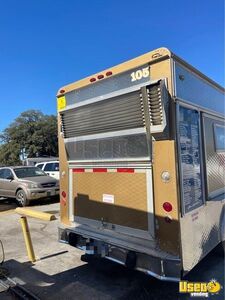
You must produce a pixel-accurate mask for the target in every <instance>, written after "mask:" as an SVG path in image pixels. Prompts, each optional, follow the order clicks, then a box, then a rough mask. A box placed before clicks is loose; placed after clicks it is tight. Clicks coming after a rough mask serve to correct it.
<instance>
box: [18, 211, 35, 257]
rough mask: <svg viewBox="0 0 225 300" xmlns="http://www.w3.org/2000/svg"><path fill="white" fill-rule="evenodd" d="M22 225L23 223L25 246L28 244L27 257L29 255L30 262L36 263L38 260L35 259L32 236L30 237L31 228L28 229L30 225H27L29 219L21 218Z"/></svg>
mask: <svg viewBox="0 0 225 300" xmlns="http://www.w3.org/2000/svg"><path fill="white" fill-rule="evenodd" d="M20 223H21V226H22V230H23V236H24V240H25V244H26V248H27V255H28V257H29V260H30V261H31V262H35V261H36V258H35V254H34V249H33V245H32V241H31V236H30V231H29V227H28V223H27V218H26V217H21V218H20Z"/></svg>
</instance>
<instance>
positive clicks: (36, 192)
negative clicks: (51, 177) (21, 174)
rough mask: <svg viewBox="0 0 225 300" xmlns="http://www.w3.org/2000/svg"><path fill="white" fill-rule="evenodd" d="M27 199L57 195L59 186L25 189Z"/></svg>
mask: <svg viewBox="0 0 225 300" xmlns="http://www.w3.org/2000/svg"><path fill="white" fill-rule="evenodd" d="M26 195H27V199H29V200H35V199H40V198H47V197H52V196H57V195H59V187H52V188H48V189H28V190H27V191H26Z"/></svg>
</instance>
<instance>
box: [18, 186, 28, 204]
mask: <svg viewBox="0 0 225 300" xmlns="http://www.w3.org/2000/svg"><path fill="white" fill-rule="evenodd" d="M16 202H17V204H18V205H19V206H27V205H29V201H28V200H27V196H26V193H25V192H24V190H22V189H20V190H18V191H17V192H16Z"/></svg>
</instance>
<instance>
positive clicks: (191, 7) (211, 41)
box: [0, 0, 225, 131]
mask: <svg viewBox="0 0 225 300" xmlns="http://www.w3.org/2000/svg"><path fill="white" fill-rule="evenodd" d="M0 10H1V16H0V94H1V102H0V103H1V117H0V131H2V130H4V129H5V128H6V127H7V126H8V125H9V124H10V123H11V122H12V121H13V120H14V119H15V118H16V117H17V116H18V115H19V114H20V113H21V112H23V111H25V110H29V109H38V110H41V111H42V112H43V113H45V114H56V93H57V90H58V89H59V88H60V87H61V86H63V85H66V84H68V83H71V82H73V81H76V80H78V79H81V78H84V77H86V76H88V75H91V74H93V73H96V72H99V71H101V70H104V69H106V68H108V67H111V66H114V65H116V64H119V63H121V62H123V61H126V60H129V59H132V58H134V57H136V56H138V55H141V54H144V53H146V52H148V51H151V50H153V49H156V48H159V47H168V48H169V49H170V50H172V51H173V52H175V53H176V54H177V55H178V56H180V57H182V58H183V59H184V60H186V61H187V62H189V63H190V64H192V65H193V66H195V67H196V68H197V69H199V70H200V71H201V72H203V73H204V74H206V75H207V76H209V77H210V78H212V79H213V80H215V81H216V82H218V83H219V84H221V85H224V26H225V25H224V0H188V1H184V0H183V1H182V0H170V1H168V0H161V1H155V0H107V1H106V0H92V1H91V0H86V1H85V0H29V1H28V0H20V1H18V0H7V1H4V0H0Z"/></svg>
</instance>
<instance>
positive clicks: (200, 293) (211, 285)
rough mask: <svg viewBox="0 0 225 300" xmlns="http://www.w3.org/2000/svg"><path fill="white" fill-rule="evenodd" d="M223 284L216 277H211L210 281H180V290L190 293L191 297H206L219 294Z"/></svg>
mask: <svg viewBox="0 0 225 300" xmlns="http://www.w3.org/2000/svg"><path fill="white" fill-rule="evenodd" d="M221 288H222V286H221V284H220V283H219V282H218V281H217V280H216V279H211V280H210V281H209V282H190V281H180V282H179V292H180V293H182V294H184V293H189V294H190V296H191V297H205V298H208V297H209V296H210V295H213V294H214V295H215V294H219V292H220V290H221Z"/></svg>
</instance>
